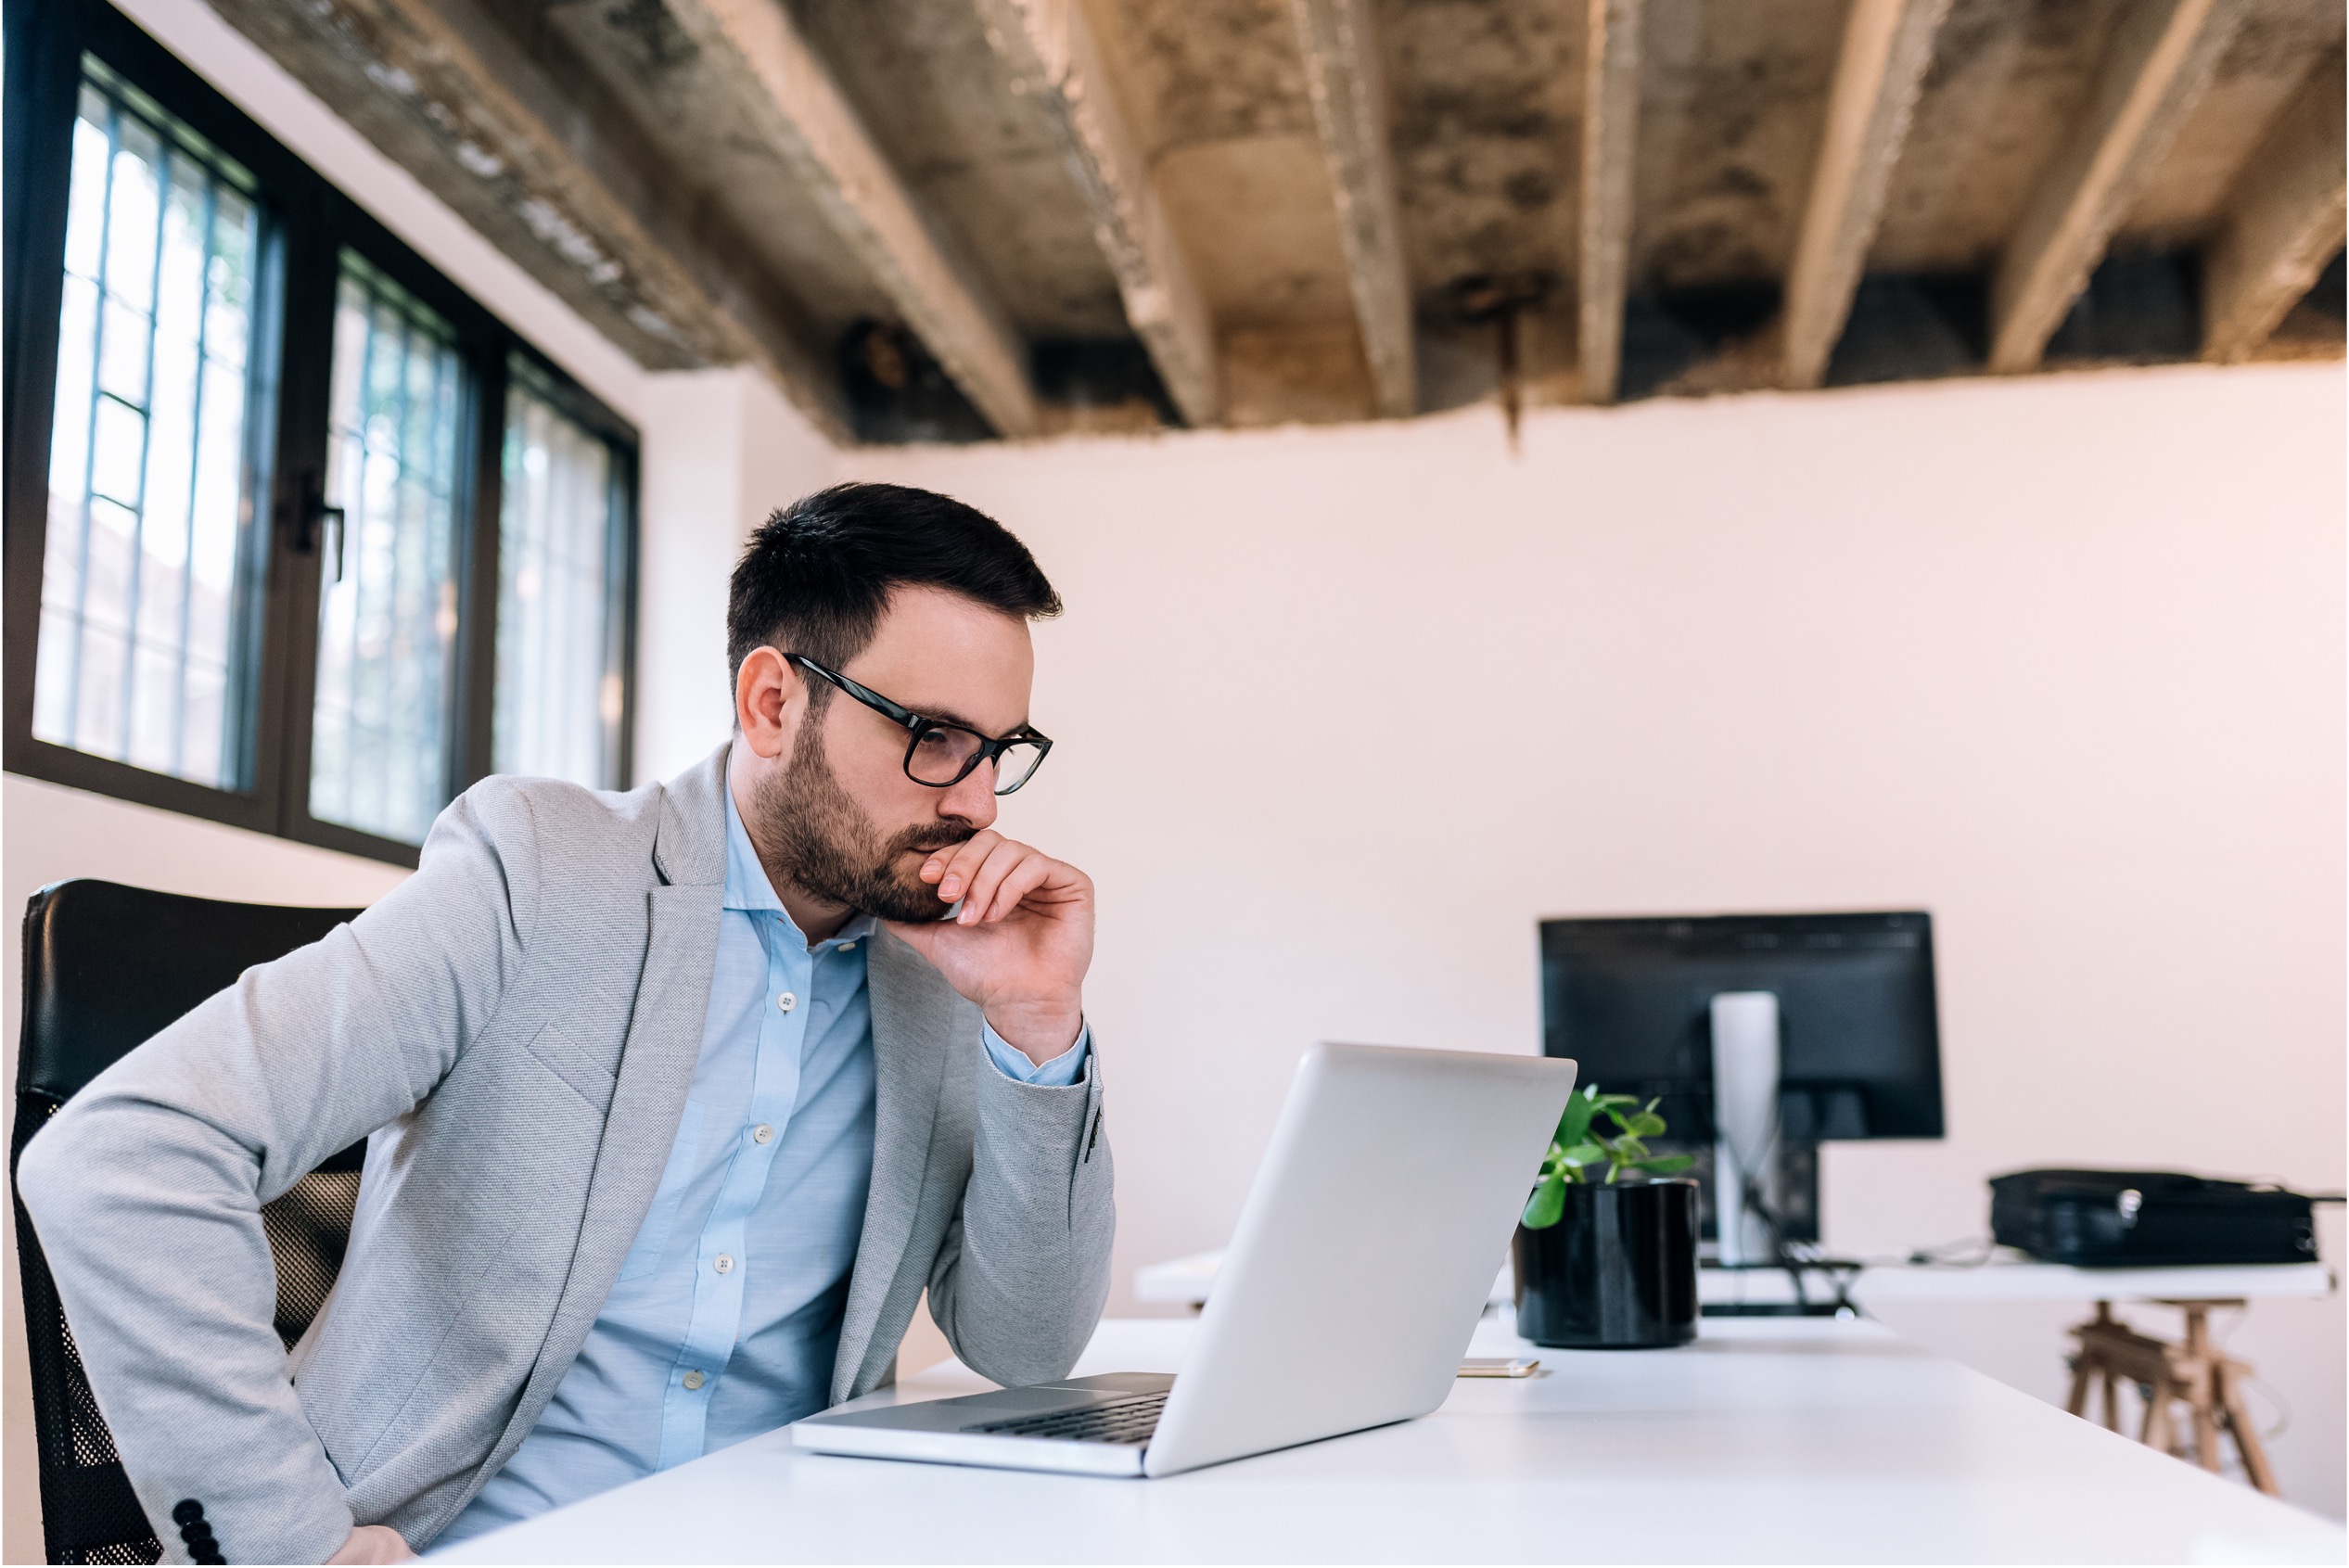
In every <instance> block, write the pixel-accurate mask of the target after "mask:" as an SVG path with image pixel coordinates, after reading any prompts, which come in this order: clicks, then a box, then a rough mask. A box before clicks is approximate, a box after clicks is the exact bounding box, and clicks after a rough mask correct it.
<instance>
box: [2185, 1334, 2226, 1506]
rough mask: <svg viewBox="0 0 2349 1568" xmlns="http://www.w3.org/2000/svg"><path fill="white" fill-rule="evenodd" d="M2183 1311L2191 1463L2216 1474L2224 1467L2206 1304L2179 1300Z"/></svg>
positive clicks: (2213, 1360)
mask: <svg viewBox="0 0 2349 1568" xmlns="http://www.w3.org/2000/svg"><path fill="white" fill-rule="evenodd" d="M2179 1307H2180V1310H2182V1311H2183V1312H2184V1313H2185V1314H2186V1355H2185V1357H2184V1358H2183V1359H2184V1361H2185V1365H2184V1367H2183V1368H2182V1369H2180V1370H2183V1371H2184V1372H2185V1374H2186V1378H2187V1383H2186V1408H2187V1412H2188V1416H2189V1420H2191V1421H2192V1422H2193V1426H2194V1462H2195V1463H2197V1464H2199V1465H2201V1466H2202V1468H2203V1469H2204V1470H2207V1471H2210V1472H2213V1473H2216V1472H2219V1471H2220V1470H2223V1469H2224V1468H2225V1461H2224V1460H2221V1459H2220V1458H2219V1457H2218V1378H2217V1375H2216V1374H2217V1365H2216V1363H2217V1360H2218V1358H2217V1357H2216V1356H2215V1355H2214V1354H2213V1353H2212V1351H2211V1344H2210V1307H2209V1306H2208V1305H2207V1304H2205V1303H2202V1302H2199V1301H2189V1302H2182V1303H2180V1304H2179Z"/></svg>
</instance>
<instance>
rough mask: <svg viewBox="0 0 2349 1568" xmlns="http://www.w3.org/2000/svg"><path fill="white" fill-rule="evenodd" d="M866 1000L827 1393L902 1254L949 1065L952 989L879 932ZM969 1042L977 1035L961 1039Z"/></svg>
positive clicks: (875, 1318) (880, 1302) (837, 1396)
mask: <svg viewBox="0 0 2349 1568" xmlns="http://www.w3.org/2000/svg"><path fill="white" fill-rule="evenodd" d="M866 953H867V956H866V959H865V987H866V991H867V995H868V997H869V998H870V1000H871V1002H872V1006H873V1065H874V1111H873V1187H872V1192H871V1195H870V1196H869V1197H868V1198H866V1200H865V1205H864V1230H863V1233H862V1236H861V1237H860V1238H859V1240H858V1242H857V1253H856V1267H855V1268H854V1270H853V1271H852V1273H851V1274H850V1275H849V1301H848V1306H847V1307H846V1308H845V1310H844V1312H843V1314H842V1319H841V1324H840V1348H839V1353H838V1354H837V1356H836V1357H835V1358H834V1360H833V1363H832V1398H833V1400H834V1402H835V1403H837V1402H838V1401H840V1400H842V1399H846V1398H847V1397H849V1390H850V1389H851V1388H853V1387H854V1386H855V1384H856V1381H857V1374H858V1373H859V1371H860V1370H863V1368H864V1365H865V1362H866V1360H867V1359H868V1358H870V1357H871V1355H872V1353H873V1334H874V1330H875V1329H876V1328H877V1327H878V1326H879V1323H880V1320H881V1311H882V1308H883V1307H884V1306H885V1305H886V1304H887V1300H888V1296H889V1287H890V1286H891V1285H892V1284H893V1283H894V1282H895V1281H896V1280H897V1275H898V1269H899V1266H900V1264H902V1263H903V1262H904V1260H905V1249H906V1244H907V1243H908V1242H909V1241H911V1239H912V1237H913V1221H914V1217H915V1216H916V1215H917V1214H918V1212H919V1211H920V1209H921V1205H922V1186H923V1181H924V1179H925V1178H926V1176H927V1174H928V1171H929V1159H930V1128H931V1127H932V1125H933V1124H934V1123H935V1122H936V1121H937V1119H938V1094H939V1092H940V1090H941V1088H942V1086H943V1084H944V1082H945V1074H946V1068H947V1064H948V1063H949V1062H951V1060H953V1058H954V1055H955V1052H954V1041H953V1039H952V1038H951V1036H952V1033H953V1023H952V1020H953V1018H954V1016H955V1013H956V1012H957V1009H956V1008H955V1006H954V1001H955V996H954V992H953V989H952V988H951V987H949V986H948V985H947V983H946V980H945V977H944V976H942V975H939V974H938V971H937V970H935V969H932V968H931V967H930V966H929V965H928V964H927V963H926V962H923V961H922V958H921V956H920V955H919V954H917V953H915V952H914V950H913V949H912V948H909V947H907V946H906V945H905V944H904V943H903V942H901V941H900V940H899V939H898V938H897V937H892V936H890V935H889V934H888V933H887V931H875V932H874V936H873V939H872V942H871V944H870V945H869V946H868V948H867V950H866ZM969 1043H971V1044H972V1045H973V1046H974V1047H976V1045H977V1042H976V1041H972V1042H969Z"/></svg>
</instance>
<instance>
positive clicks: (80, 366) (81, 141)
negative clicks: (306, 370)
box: [32, 60, 261, 789]
mask: <svg viewBox="0 0 2349 1568" xmlns="http://www.w3.org/2000/svg"><path fill="white" fill-rule="evenodd" d="M75 110H76V112H75V115H74V121H73V150H72V161H71V165H70V169H71V177H70V185H69V198H68V207H67V220H66V232H65V265H64V274H65V276H64V284H63V294H64V299H63V302H62V305H61V306H60V308H59V311H58V321H57V402H56V407H55V414H54V415H53V420H52V428H51V433H50V440H49V465H48V472H49V494H48V508H47V512H48V516H47V524H48V528H47V535H48V537H47V542H46V543H47V547H46V550H45V553H44V555H45V558H44V561H43V568H42V584H41V624H40V639H39V651H38V653H37V655H36V656H35V657H36V663H35V666H34V681H33V707H32V733H34V734H35V735H37V736H38V737H40V738H41V739H42V740H44V741H48V742H51V743H53V744H55V745H57V746H71V747H74V748H75V749H77V750H81V751H85V752H88V753H90V754H91V755H93V756H97V757H110V758H114V759H119V760H121V761H125V762H129V763H132V764H133V765H134V766H136V767H140V768H147V769H152V770H154V771H159V772H164V773H170V774H172V775H174V776H176V777H179V778H183V779H189V780H193V781H194V782H196V783H198V784H211V785H213V786H215V787H217V788H222V789H235V788H237V787H239V786H241V785H242V784H243V783H244V782H245V781H244V778H243V775H242V771H241V764H242V763H243V761H244V752H245V749H246V748H245V747H244V746H242V745H241V744H240V739H241V734H242V730H243V725H242V720H243V719H244V717H245V711H246V709H247V708H249V706H250V703H249V696H250V693H249V691H248V690H247V689H246V687H247V685H248V684H249V682H247V681H246V679H245V678H246V676H247V674H248V672H249V671H248V666H249V662H250V661H249V658H247V657H244V644H245V642H246V639H245V638H244V637H243V636H241V635H240V633H242V632H243V631H245V630H246V629H247V624H248V623H249V620H250V618H251V611H252V603H251V600H252V595H251V594H250V593H247V592H244V588H245V581H244V579H245V576H246V573H245V572H244V571H243V570H242V569H241V568H242V567H244V565H245V563H246V560H247V557H248V556H249V550H248V549H247V548H246V544H247V541H246V538H245V534H246V529H245V528H244V526H243V522H242V519H243V518H245V517H247V516H249V515H250V513H251V504H250V503H251V498H252V484H253V479H254V465H253V463H252V461H251V453H250V451H249V442H248V440H247V433H248V431H249V428H250V427H251V425H252V423H253V421H252V420H251V418H250V414H251V411H252V404H253V402H254V393H255V390H256V389H257V383H256V382H255V381H254V379H253V378H252V377H250V376H248V374H247V370H248V367H249V364H250V363H251V361H252V349H253V312H252V306H253V302H254V301H253V297H252V295H253V270H254V263H255V261H256V260H257V259H258V256H259V252H260V248H261V210H260V208H259V207H258V206H257V205H256V204H255V202H254V199H253V191H254V185H253V178H252V176H251V175H250V174H249V173H247V172H245V170H244V169H243V168H242V167H241V166H240V165H238V164H237V163H236V162H235V161H233V160H232V159H227V158H224V157H223V156H221V155H220V154H219V153H218V152H216V151H215V150H214V149H213V148H212V147H211V146H209V145H208V144H207V143H205V142H204V140H203V139H202V138H201V137H199V136H197V135H196V134H193V133H192V132H190V131H188V130H187V129H186V128H185V126H184V125H181V124H180V123H179V122H178V121H174V120H172V118H171V117H170V116H169V115H167V114H165V113H164V112H163V111H162V110H161V109H160V108H157V107H156V105H155V104H154V102H153V101H152V100H150V99H148V98H147V97H146V96H145V95H143V94H141V93H139V92H137V91H136V90H135V89H134V88H131V87H129V86H127V85H125V84H124V83H122V82H121V80H120V79H118V78H117V77H116V76H115V75H114V74H113V73H112V72H111V71H109V70H107V69H106V68H105V67H104V66H103V65H101V64H99V63H98V62H96V61H95V60H93V61H91V62H89V65H88V68H87V70H85V72H84V75H83V82H82V83H81V92H80V94H79V100H78V102H77V104H76V106H75Z"/></svg>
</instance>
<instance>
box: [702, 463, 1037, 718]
mask: <svg viewBox="0 0 2349 1568" xmlns="http://www.w3.org/2000/svg"><path fill="white" fill-rule="evenodd" d="M900 587H910V588H942V589H944V590H946V591H947V592H948V593H960V594H961V595H963V596H964V598H966V599H970V600H974V601H976V602H977V603H978V604H981V605H984V606H987V607H988V608H989V609H990V610H999V611H1001V612H1002V613H1003V614H1004V615H1007V616H1012V617H1015V618H1021V619H1028V620H1032V619H1036V618H1040V617H1043V616H1054V615H1058V614H1059V613H1060V595H1059V594H1057V593H1053V585H1052V584H1051V583H1050V582H1047V581H1046V580H1044V574H1043V571H1042V569H1041V568H1040V567H1038V566H1037V565H1036V557H1035V556H1033V555H1029V554H1028V546H1027V545H1025V544H1022V543H1021V542H1019V541H1018V540H1016V539H1015V538H1013V537H1012V535H1011V533H1010V531H1009V530H1008V529H1005V528H1004V527H1003V525H1002V524H1001V523H999V522H997V521H996V520H995V519H994V518H992V517H990V516H988V515H987V514H986V513H984V512H981V511H979V510H977V508H976V507H971V506H965V505H964V504H962V503H961V502H959V501H957V500H955V499H954V498H953V497H952V496H950V495H939V494H938V493H937V492H936V491H926V490H914V489H913V488H912V487H910V486H907V485H872V484H851V485H834V486H833V487H832V488H831V489H830V490H822V491H816V493H815V494H813V495H810V496H803V497H801V498H800V499H799V500H798V501H795V502H793V503H792V504H790V505H788V506H785V508H783V509H782V510H781V511H779V512H777V513H775V514H774V515H773V516H771V517H769V518H768V519H767V520H766V521H765V522H763V523H761V524H760V525H759V526H758V528H756V529H753V530H751V534H750V542H749V544H748V545H747V546H746V547H745V548H744V550H743V553H742V559H741V560H740V561H739V562H737V563H736V564H735V566H734V584H733V587H732V589H731V591H730V592H729V593H728V594H727V596H726V670H727V673H728V674H729V675H730V676H732V677H734V678H737V679H738V678H739V677H740V676H741V674H742V661H743V660H744V659H746V658H747V657H750V650H751V649H753V648H756V647H760V646H761V645H766V644H771V645H772V646H774V647H777V648H780V649H783V650H785V652H789V653H795V654H805V655H806V656H807V657H810V658H811V659H814V660H815V661H816V662H817V663H818V664H822V665H825V666H828V667H829V668H831V669H840V668H841V667H842V666H844V665H846V664H847V663H848V662H849V660H850V659H852V658H854V657H856V656H857V655H858V654H860V653H862V652H863V651H864V647H865V644H868V643H870V642H872V641H873V634H874V631H876V630H878V629H879V627H880V624H881V612H882V611H883V610H884V609H885V608H886V607H887V604H888V598H889V591H890V590H891V589H894V588H900ZM816 690H817V692H819V693H828V692H829V691H830V690H831V688H830V686H829V685H828V684H825V683H823V682H817V683H816Z"/></svg>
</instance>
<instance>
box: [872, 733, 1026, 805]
mask: <svg viewBox="0 0 2349 1568" xmlns="http://www.w3.org/2000/svg"><path fill="white" fill-rule="evenodd" d="M980 744H981V743H980V740H979V737H978V736H977V735H976V734H974V733H971V732H970V731H968V730H957V729H950V728H948V727H946V726H944V725H932V726H930V727H929V728H926V729H925V730H924V731H923V732H922V733H921V735H920V736H919V737H918V738H917V739H916V740H915V741H914V743H913V754H912V755H911V756H909V757H908V758H907V759H906V762H905V771H907V772H908V773H910V774H912V775H913V779H914V781H915V782H916V783H919V784H931V785H935V786H938V787H941V788H942V787H944V786H945V785H947V784H952V783H954V782H955V781H956V780H957V779H960V778H962V777H963V776H964V773H966V772H967V771H969V770H970V766H971V758H972V757H973V756H974V755H975V754H976V753H977V751H978V749H979V746H980ZM1043 759H1044V748H1043V747H1041V746H1037V745H1036V744H1034V743H1033V742H1031V741H1015V742H1014V743H1013V744H1012V745H1011V746H1007V747H1005V748H1004V750H1003V753H1002V755H1001V756H1000V757H998V758H996V759H995V793H996V794H998V795H1009V794H1010V793H1011V792H1012V791H1014V790H1015V789H1017V788H1018V787H1019V786H1020V785H1021V784H1026V783H1027V782H1028V774H1030V773H1032V772H1034V771H1036V764H1038V763H1039V762H1041V761H1042V760H1043Z"/></svg>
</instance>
